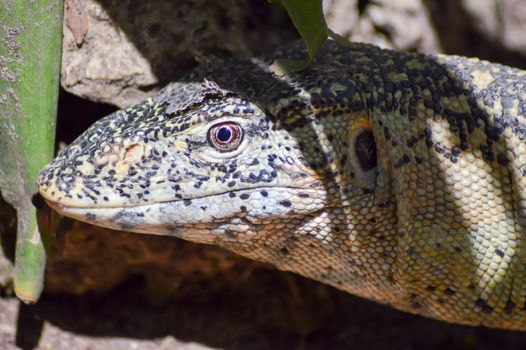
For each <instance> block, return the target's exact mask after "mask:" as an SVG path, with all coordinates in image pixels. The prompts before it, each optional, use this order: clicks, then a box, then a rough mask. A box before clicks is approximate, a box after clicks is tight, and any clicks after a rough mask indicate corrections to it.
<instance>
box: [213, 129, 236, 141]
mask: <svg viewBox="0 0 526 350" xmlns="http://www.w3.org/2000/svg"><path fill="white" fill-rule="evenodd" d="M216 137H217V139H218V140H219V141H221V142H228V141H230V139H231V138H232V130H230V128H229V127H226V126H223V127H222V128H220V129H219V130H218V131H217V135H216Z"/></svg>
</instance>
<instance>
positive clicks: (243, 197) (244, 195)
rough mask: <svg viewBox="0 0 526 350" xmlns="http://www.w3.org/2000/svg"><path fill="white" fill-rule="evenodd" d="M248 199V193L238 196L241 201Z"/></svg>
mask: <svg viewBox="0 0 526 350" xmlns="http://www.w3.org/2000/svg"><path fill="white" fill-rule="evenodd" d="M249 197H250V194H248V193H243V194H241V195H239V198H241V199H248V198H249Z"/></svg>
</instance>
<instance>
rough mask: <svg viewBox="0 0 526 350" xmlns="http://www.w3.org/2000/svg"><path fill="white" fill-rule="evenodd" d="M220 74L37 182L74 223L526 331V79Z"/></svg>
mask: <svg viewBox="0 0 526 350" xmlns="http://www.w3.org/2000/svg"><path fill="white" fill-rule="evenodd" d="M306 55H307V54H306V50H305V48H304V47H303V45H302V44H301V43H292V44H289V45H287V46H285V47H283V48H280V49H277V50H276V51H274V52H272V53H269V54H267V55H263V56H261V57H259V58H236V59H222V60H220V59H212V60H211V62H210V64H209V66H208V67H206V68H198V69H196V70H195V71H194V72H192V73H191V74H189V75H188V77H187V78H185V79H181V81H178V82H173V83H170V84H168V85H167V86H166V87H165V88H164V89H162V90H160V91H159V92H158V93H157V94H155V95H154V96H152V97H149V98H148V99H146V100H145V101H143V102H141V103H139V104H137V105H135V106H133V107H130V108H127V109H124V110H120V111H117V112H115V113H113V114H111V115H109V116H107V117H105V118H103V119H101V120H99V121H98V122H96V123H95V124H93V125H92V126H91V127H90V128H89V129H88V130H87V131H85V132H84V134H82V135H81V136H80V137H79V138H78V139H77V140H75V141H74V142H73V143H72V144H70V145H69V146H68V147H67V148H66V149H65V150H64V151H63V152H62V153H61V154H60V155H59V156H58V157H57V158H56V159H55V160H53V161H52V162H51V163H50V164H49V165H48V166H47V167H45V168H44V169H43V170H42V171H41V173H40V175H39V176H38V179H37V185H38V190H39V192H40V194H41V196H42V197H43V198H44V199H45V200H46V202H47V203H48V204H49V205H50V206H51V207H52V208H53V209H54V210H56V211H58V212H59V213H61V214H62V215H65V216H69V217H72V218H75V219H78V220H81V221H85V222H88V223H92V224H95V225H99V226H103V227H107V228H113V229H121V230H126V231H131V232H137V233H146V234H157V235H168V236H174V237H178V238H182V239H185V240H189V241H193V242H198V243H205V244H212V245H217V246H221V247H223V248H225V249H227V250H230V251H233V252H235V253H237V254H240V255H243V256H245V257H248V258H250V259H254V260H259V261H264V262H268V263H270V264H272V265H274V266H275V267H276V268H277V269H280V270H285V271H292V272H295V273H298V274H300V275H303V276H305V277H307V278H311V279H314V280H317V281H320V282H322V283H325V284H329V285H331V286H334V287H336V288H338V289H341V290H344V291H346V292H349V293H352V294H354V295H357V296H361V297H364V298H367V299H371V300H373V301H376V302H379V303H383V304H388V305H390V306H392V307H394V308H397V309H399V310H403V311H407V312H410V313H414V314H419V315H423V316H427V317H431V318H435V319H439V320H443V321H448V322H453V323H459V324H465V325H483V326H487V327H495V328H503V329H512V330H526V268H525V267H526V245H525V244H526V243H525V239H526V236H525V233H526V230H525V225H526V221H525V218H526V190H525V186H526V177H525V176H526V143H525V141H524V140H525V137H526V127H525V117H526V73H525V72H524V71H521V70H519V69H516V68H511V67H507V66H504V65H500V64H495V63H490V62H487V61H483V60H479V59H476V58H466V57H462V56H448V55H441V54H437V55H428V54H421V53H410V52H400V51H393V50H388V49H381V48H378V47H376V46H373V45H370V44H363V43H349V44H348V45H344V44H342V43H338V42H335V41H330V40H329V41H327V42H326V43H325V44H324V45H323V46H322V48H321V49H320V51H319V53H318V54H317V56H316V58H315V59H314V61H313V63H312V64H311V65H310V66H309V67H308V68H307V69H305V70H303V71H300V72H294V73H290V74H287V75H285V76H278V75H276V74H274V73H273V70H272V69H271V66H272V63H273V62H276V61H279V60H283V59H305V58H306V57H307V56H306Z"/></svg>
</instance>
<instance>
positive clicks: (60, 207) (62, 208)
mask: <svg viewBox="0 0 526 350" xmlns="http://www.w3.org/2000/svg"><path fill="white" fill-rule="evenodd" d="M265 189H268V190H287V189H288V190H294V191H299V190H301V191H305V192H313V191H317V189H316V188H302V187H293V186H275V187H274V186H259V187H251V188H247V189H237V190H231V191H225V192H221V193H215V194H212V195H208V196H201V197H192V198H183V199H176V200H168V201H160V202H151V203H143V204H137V205H124V206H79V207H77V206H70V205H64V204H61V203H59V202H55V201H52V200H50V199H47V198H45V197H44V196H42V197H43V198H44V200H45V202H46V203H47V204H48V205H49V207H50V208H51V209H53V210H55V211H57V212H59V213H61V212H64V211H65V210H68V209H73V210H83V209H84V210H103V209H125V208H139V207H148V206H152V205H159V204H167V203H179V202H184V201H188V200H190V201H192V200H198V199H203V198H209V197H217V196H222V195H226V194H229V193H237V192H243V191H255V190H265Z"/></svg>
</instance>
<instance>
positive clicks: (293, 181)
mask: <svg viewBox="0 0 526 350" xmlns="http://www.w3.org/2000/svg"><path fill="white" fill-rule="evenodd" d="M238 67H239V66H238ZM320 71H321V70H320ZM322 73H323V72H322ZM313 76H315V75H313ZM240 84H241V85H243V83H240ZM261 85H263V86H264V83H263V82H260V84H259V85H258V86H261ZM285 86H286V89H285V90H286V91H284V90H283V88H281V92H280V93H279V90H280V88H279V86H278V87H276V86H274V89H273V91H278V93H277V94H276V95H275V96H274V97H275V98H274V99H273V101H272V103H268V102H267V103H262V102H261V100H257V98H252V99H251V98H247V97H246V96H242V95H240V94H237V93H234V92H232V91H230V90H225V89H223V88H221V87H220V86H219V85H217V84H216V83H214V82H212V81H208V80H206V79H205V80H204V82H199V83H197V82H190V83H173V84H171V85H169V86H168V87H166V88H165V89H163V90H162V91H161V92H160V93H159V94H157V95H156V96H154V97H153V98H149V99H148V100H146V101H144V102H143V103H141V104H139V105H137V106H134V107H131V108H128V109H125V110H122V111H118V112H116V113H114V114H112V115H110V116H107V117H106V118H103V119H101V120H100V121H98V122H97V123H95V124H94V125H92V126H91V127H90V128H89V129H88V130H87V131H86V132H85V133H84V134H83V135H81V136H80V137H79V138H78V139H77V140H75V141H74V142H73V143H72V144H70V145H69V146H68V147H67V148H66V149H65V150H64V151H63V152H62V153H61V154H60V155H59V156H58V157H57V158H56V159H55V160H54V161H53V162H52V163H51V164H49V165H48V166H47V167H46V168H45V169H43V170H42V172H41V173H40V175H39V177H38V180H37V183H38V188H39V192H40V193H41V195H42V196H43V197H44V198H45V199H46V201H47V202H48V203H49V204H50V205H51V206H52V207H53V208H54V209H55V210H57V211H59V212H61V213H62V214H64V215H66V216H70V217H73V218H76V219H79V220H82V221H86V222H91V223H95V224H97V225H101V226H105V227H109V228H114V229H124V230H128V231H134V232H143V233H154V234H173V235H179V236H181V235H187V236H185V237H183V238H188V235H189V233H188V232H192V231H191V229H192V228H193V229H196V230H199V229H204V230H206V231H207V232H210V231H214V230H215V231H214V232H217V233H218V234H228V233H232V232H233V231H236V230H237V231H243V232H245V233H246V232H247V231H248V232H249V233H250V232H252V231H254V230H257V229H256V228H255V227H256V226H255V225H260V224H261V223H265V222H270V221H276V220H279V221H287V220H291V219H293V218H297V217H305V216H306V215H308V214H310V213H314V212H317V211H319V210H321V209H322V208H324V207H326V206H327V205H328V203H329V202H331V201H333V200H334V198H336V197H338V195H341V193H340V192H341V191H339V189H340V190H342V188H341V185H342V181H343V180H344V179H345V178H348V177H349V176H348V175H349V173H352V177H353V178H356V179H357V181H358V182H360V184H361V186H359V187H360V188H359V190H360V191H362V187H364V186H365V187H370V185H372V182H371V179H373V181H374V173H375V170H376V150H375V147H374V141H372V142H371V140H373V138H372V133H371V131H370V128H369V127H368V126H367V125H366V124H367V122H366V121H365V122H357V123H355V125H360V127H357V128H353V130H352V131H349V130H348V128H347V120H345V118H342V117H341V115H340V116H338V114H336V115H335V116H334V118H333V117H331V116H329V117H327V118H323V119H321V120H322V122H320V119H319V118H317V116H316V115H315V114H314V113H311V114H309V113H308V112H306V111H307V110H306V108H307V109H309V108H312V106H311V102H310V100H309V101H307V102H305V98H306V97H305V96H306V95H307V94H304V96H302V90H301V89H299V88H298V87H297V86H293V84H285ZM263 92H264V91H259V92H257V91H253V92H252V93H251V95H252V96H253V97H254V96H257V95H258V94H259V93H263ZM335 93H338V91H337V90H335ZM268 96H269V95H268V94H267V95H266V98H268ZM309 96H310V95H309ZM309 99H310V97H309ZM364 120H365V119H364ZM357 130H358V131H357ZM363 130H365V131H366V132H361V131H363ZM349 142H351V144H354V142H356V143H360V144H361V146H362V147H361V148H360V149H361V151H360V152H358V153H356V152H354V153H353V152H351V153H349V152H348V150H347V149H348V148H349V147H347V146H348V143H349ZM364 146H365V147H364ZM351 148H352V149H353V150H354V147H351ZM357 148H359V147H357ZM353 168H354V169H353ZM358 168H360V169H361V170H359V169H358ZM336 184H337V185H336ZM362 185H363V186H362ZM360 193H362V192H360ZM183 231H184V232H186V233H183ZM189 239H190V240H194V241H196V240H198V241H206V242H210V240H211V236H210V235H202V234H196V237H190V238H189Z"/></svg>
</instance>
